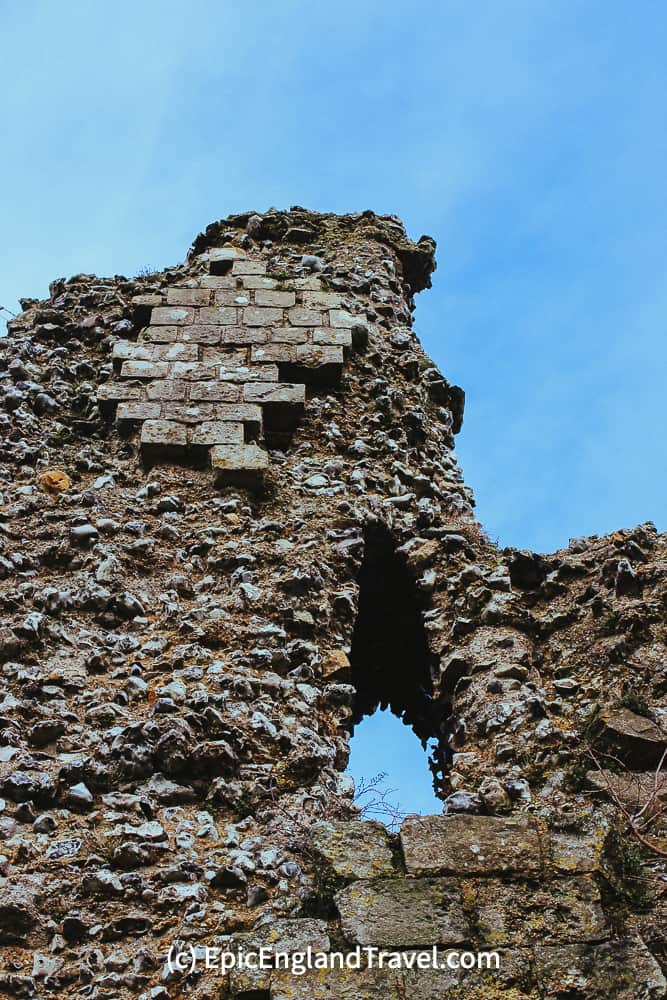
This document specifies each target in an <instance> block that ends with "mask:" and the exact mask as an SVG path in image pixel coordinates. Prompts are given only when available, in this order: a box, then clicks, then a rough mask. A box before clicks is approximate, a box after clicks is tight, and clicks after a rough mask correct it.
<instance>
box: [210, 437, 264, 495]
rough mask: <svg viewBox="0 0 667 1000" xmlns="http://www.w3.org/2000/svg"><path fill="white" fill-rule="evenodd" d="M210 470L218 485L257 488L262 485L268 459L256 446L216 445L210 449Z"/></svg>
mask: <svg viewBox="0 0 667 1000" xmlns="http://www.w3.org/2000/svg"><path fill="white" fill-rule="evenodd" d="M210 456H211V468H212V469H213V471H214V472H215V473H216V477H217V481H218V483H219V484H220V485H225V484H226V483H230V484H231V483H233V484H238V485H240V486H248V487H250V488H258V487H260V486H261V485H262V481H263V478H264V470H265V469H266V468H267V466H268V464H269V457H268V455H267V453H266V452H265V451H263V450H262V449H261V448H260V447H259V446H258V445H256V444H240V445H234V444H216V445H214V446H213V447H212V448H211V452H210Z"/></svg>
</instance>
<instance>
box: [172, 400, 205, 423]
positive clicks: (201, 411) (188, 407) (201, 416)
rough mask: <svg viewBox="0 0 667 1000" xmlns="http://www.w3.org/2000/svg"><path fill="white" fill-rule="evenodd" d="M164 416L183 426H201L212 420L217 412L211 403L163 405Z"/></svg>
mask: <svg viewBox="0 0 667 1000" xmlns="http://www.w3.org/2000/svg"><path fill="white" fill-rule="evenodd" d="M162 416H163V417H164V418H165V419H166V420H176V421H178V423H181V424H200V423H202V421H204V420H212V419H213V417H214V416H215V410H214V408H213V405H212V404H211V403H163V404H162Z"/></svg>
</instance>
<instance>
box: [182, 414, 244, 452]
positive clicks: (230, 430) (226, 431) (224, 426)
mask: <svg viewBox="0 0 667 1000" xmlns="http://www.w3.org/2000/svg"><path fill="white" fill-rule="evenodd" d="M191 444H193V445H195V446H196V445H214V444H234V445H240V444H243V424H241V423H232V422H231V421H228V420H206V421H204V423H202V424H198V425H197V426H196V427H195V428H194V429H193V431H192V438H191Z"/></svg>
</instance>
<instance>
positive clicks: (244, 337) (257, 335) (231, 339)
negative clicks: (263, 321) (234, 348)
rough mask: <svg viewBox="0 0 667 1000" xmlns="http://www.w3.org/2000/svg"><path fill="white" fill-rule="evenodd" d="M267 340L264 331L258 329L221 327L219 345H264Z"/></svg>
mask: <svg viewBox="0 0 667 1000" xmlns="http://www.w3.org/2000/svg"><path fill="white" fill-rule="evenodd" d="M266 340H267V332H266V330H261V329H260V328H259V327H257V328H255V329H249V328H247V327H245V326H221V327H220V343H221V344H264V343H266Z"/></svg>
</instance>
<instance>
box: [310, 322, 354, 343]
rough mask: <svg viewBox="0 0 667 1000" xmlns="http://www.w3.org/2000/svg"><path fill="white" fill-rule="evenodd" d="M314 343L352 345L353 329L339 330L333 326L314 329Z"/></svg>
mask: <svg viewBox="0 0 667 1000" xmlns="http://www.w3.org/2000/svg"><path fill="white" fill-rule="evenodd" d="M313 343H314V344H335V345H337V346H339V347H351V346H352V332H351V330H337V329H336V328H335V327H333V326H324V327H321V328H320V329H319V330H313Z"/></svg>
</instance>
